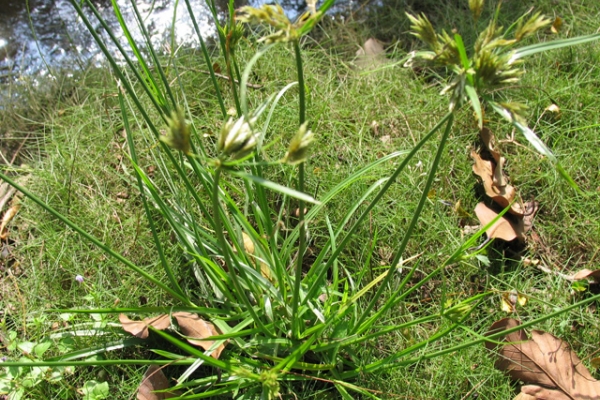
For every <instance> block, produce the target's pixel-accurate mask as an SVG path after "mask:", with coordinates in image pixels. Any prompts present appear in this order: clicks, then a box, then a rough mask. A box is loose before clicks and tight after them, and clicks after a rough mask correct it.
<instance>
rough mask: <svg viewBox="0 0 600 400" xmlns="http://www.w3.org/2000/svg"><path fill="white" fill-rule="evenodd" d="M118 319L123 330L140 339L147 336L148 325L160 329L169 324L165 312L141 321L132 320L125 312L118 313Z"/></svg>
mask: <svg viewBox="0 0 600 400" xmlns="http://www.w3.org/2000/svg"><path fill="white" fill-rule="evenodd" d="M119 321H120V322H121V326H122V327H123V329H124V330H125V332H129V333H131V334H132V335H133V336H136V337H139V338H140V339H146V338H147V337H148V326H152V327H154V328H156V329H159V330H161V331H162V330H163V329H167V328H168V327H169V326H170V325H171V319H170V318H169V316H168V315H167V314H163V315H159V316H158V317H152V318H145V319H143V320H142V321H133V320H131V319H129V318H127V316H126V315H125V314H119Z"/></svg>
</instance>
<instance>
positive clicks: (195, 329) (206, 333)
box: [173, 311, 226, 359]
mask: <svg viewBox="0 0 600 400" xmlns="http://www.w3.org/2000/svg"><path fill="white" fill-rule="evenodd" d="M173 318H175V319H176V320H177V324H178V325H179V330H180V331H181V333H182V334H183V335H184V336H187V341H188V342H189V343H191V344H193V345H195V346H200V347H202V348H203V349H204V350H208V349H210V347H211V346H212V345H213V343H214V342H215V341H214V340H203V339H204V338H207V337H211V336H218V335H220V333H219V331H218V330H217V328H216V327H215V326H214V325H213V324H212V323H210V322H207V321H204V320H203V319H202V318H200V316H199V315H198V314H193V313H189V312H183V311H181V312H176V313H173ZM225 344H226V342H224V343H222V344H221V345H220V346H219V347H217V348H216V349H215V350H214V351H213V352H212V354H211V355H212V356H213V357H214V358H216V359H218V358H219V356H220V355H221V352H222V351H223V349H224V348H225Z"/></svg>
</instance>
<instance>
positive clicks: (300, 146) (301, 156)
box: [284, 122, 315, 165]
mask: <svg viewBox="0 0 600 400" xmlns="http://www.w3.org/2000/svg"><path fill="white" fill-rule="evenodd" d="M307 126H308V123H307V122H305V123H303V124H302V125H301V126H300V129H298V132H297V133H296V134H295V135H294V137H293V138H292V141H291V142H290V147H289V149H288V152H287V154H286V155H285V157H284V162H286V163H288V164H292V165H295V164H299V163H301V162H304V161H305V160H306V158H307V157H308V150H309V148H310V144H311V142H312V141H313V139H314V136H315V135H314V134H313V133H312V132H311V131H310V130H308V129H307Z"/></svg>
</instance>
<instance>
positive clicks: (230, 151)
mask: <svg viewBox="0 0 600 400" xmlns="http://www.w3.org/2000/svg"><path fill="white" fill-rule="evenodd" d="M252 123H254V119H250V121H246V118H245V117H244V116H243V115H242V116H241V117H240V118H238V119H237V120H236V121H234V119H233V118H229V121H227V122H226V123H225V125H223V127H222V128H221V134H220V135H219V141H218V143H217V150H218V151H219V153H222V154H225V155H227V156H229V157H231V158H232V159H234V160H237V159H240V158H243V157H245V156H247V155H248V154H250V153H251V152H252V150H254V148H255V147H256V135H255V134H254V133H253V132H252V127H251V124H252Z"/></svg>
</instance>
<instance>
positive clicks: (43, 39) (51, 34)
mask: <svg viewBox="0 0 600 400" xmlns="http://www.w3.org/2000/svg"><path fill="white" fill-rule="evenodd" d="M28 3H29V7H27V2H25V1H24V0H8V2H7V1H6V0H3V1H2V5H0V77H5V78H6V77H8V76H15V75H20V74H33V73H36V74H40V75H44V74H47V73H48V69H49V68H50V69H52V68H58V67H82V66H84V65H85V64H87V63H88V62H90V61H91V62H94V60H100V59H101V56H100V52H99V49H98V47H97V46H96V45H95V43H94V41H93V38H92V36H91V35H90V34H89V33H88V32H87V30H86V28H85V26H84V25H83V23H82V22H81V20H80V19H79V18H78V16H77V14H76V12H75V10H74V9H73V6H72V5H71V4H70V1H69V0H29V2H28ZM117 3H118V4H119V6H120V7H121V10H122V13H123V16H124V19H125V21H126V22H127V24H128V29H129V30H131V31H132V33H133V36H134V37H136V38H139V37H140V35H139V29H138V27H137V24H136V22H135V19H134V17H133V15H134V14H133V8H132V7H131V5H130V4H129V1H128V0H117ZM174 4H175V2H174V1H171V0H137V7H138V10H139V11H140V13H141V15H142V16H143V17H144V19H145V20H144V22H145V25H146V28H147V29H148V32H149V35H150V36H151V38H152V42H153V44H154V45H155V46H159V45H160V44H162V43H165V41H166V39H168V38H170V35H171V29H170V28H171V24H172V22H173V18H174V17H175V21H176V22H175V31H174V32H175V38H176V41H177V43H178V44H180V45H193V44H195V42H196V35H195V34H194V32H193V30H192V24H191V20H190V17H189V14H188V13H187V9H186V7H185V3H184V2H183V1H181V2H180V4H179V6H178V7H177V9H175V6H174ZM190 4H191V6H192V9H193V12H194V16H195V18H196V20H197V22H198V24H199V26H200V27H201V28H200V29H201V31H202V34H203V35H204V36H208V35H211V34H212V33H213V31H214V29H213V28H212V26H211V25H210V24H209V15H210V14H209V11H208V8H207V7H206V5H205V3H204V1H202V0H190ZM94 5H95V6H96V8H97V9H98V11H99V12H100V14H101V15H102V16H103V18H104V19H105V20H106V21H108V24H109V26H110V28H111V30H113V32H115V34H116V36H117V37H120V38H123V40H124V41H125V40H126V39H125V37H124V35H123V33H122V31H121V29H120V27H119V24H118V23H117V21H116V18H115V16H114V12H113V11H112V7H111V2H110V0H95V1H94ZM88 11H89V10H88ZM90 15H91V12H90ZM91 20H92V21H93V22H92V23H93V24H95V25H94V28H95V30H96V32H98V33H101V34H104V35H105V32H104V29H103V28H102V27H101V26H100V24H99V23H98V22H96V20H95V19H94V18H91Z"/></svg>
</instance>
